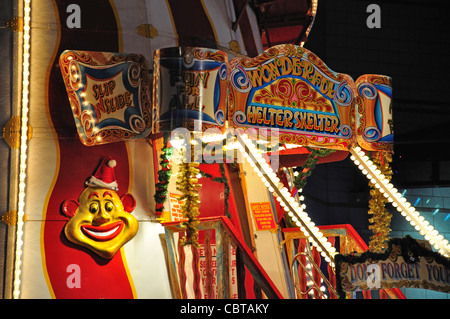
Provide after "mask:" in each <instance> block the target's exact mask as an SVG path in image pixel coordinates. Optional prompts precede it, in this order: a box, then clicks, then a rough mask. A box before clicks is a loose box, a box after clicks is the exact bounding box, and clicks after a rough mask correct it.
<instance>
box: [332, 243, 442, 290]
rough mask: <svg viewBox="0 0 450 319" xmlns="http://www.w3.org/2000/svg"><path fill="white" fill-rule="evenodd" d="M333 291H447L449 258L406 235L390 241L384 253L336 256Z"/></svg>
mask: <svg viewBox="0 0 450 319" xmlns="http://www.w3.org/2000/svg"><path fill="white" fill-rule="evenodd" d="M335 261H336V290H337V292H338V294H339V296H340V297H341V298H345V292H352V291H357V290H370V289H384V288H423V289H430V290H436V291H441V292H447V293H448V292H450V259H449V258H445V257H443V256H442V255H440V254H438V253H436V252H433V251H432V250H431V249H428V248H425V247H424V246H422V245H420V244H419V243H418V242H417V241H416V240H414V239H413V238H411V237H410V236H406V237H405V238H394V239H391V240H390V242H389V248H388V249H387V250H386V252H384V253H372V252H365V253H362V254H345V255H341V254H339V255H336V257H335Z"/></svg>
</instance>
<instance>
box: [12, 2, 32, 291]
mask: <svg viewBox="0 0 450 319" xmlns="http://www.w3.org/2000/svg"><path fill="white" fill-rule="evenodd" d="M30 22H31V0H24V1H23V36H22V39H23V47H22V50H23V51H22V107H21V108H22V109H21V115H20V116H21V125H20V155H19V193H18V203H17V226H16V227H17V228H16V247H15V262H14V278H13V280H14V281H13V298H14V299H17V298H19V296H20V286H21V279H20V278H21V274H22V248H23V228H24V216H25V186H26V170H27V148H28V112H29V89H30V39H31V23H30Z"/></svg>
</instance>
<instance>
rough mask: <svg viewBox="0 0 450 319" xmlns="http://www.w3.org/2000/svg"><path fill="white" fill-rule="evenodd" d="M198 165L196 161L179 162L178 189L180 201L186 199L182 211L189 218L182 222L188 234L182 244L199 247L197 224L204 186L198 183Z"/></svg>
mask: <svg viewBox="0 0 450 319" xmlns="http://www.w3.org/2000/svg"><path fill="white" fill-rule="evenodd" d="M198 166H199V163H195V162H191V163H185V162H184V161H183V162H182V163H180V164H179V171H178V176H177V182H176V185H177V190H179V191H181V192H182V196H181V197H180V201H181V200H184V203H183V205H182V206H181V212H182V214H183V217H184V218H187V219H188V220H187V221H185V222H182V223H181V226H182V227H184V228H185V229H186V236H185V237H184V238H182V240H181V245H182V246H185V245H194V246H195V247H198V230H197V227H196V226H197V224H198V223H199V221H198V215H199V214H200V212H199V208H200V195H199V189H200V187H201V186H202V185H201V184H199V183H198V178H197V177H196V176H197V175H198V174H200V170H199V169H198Z"/></svg>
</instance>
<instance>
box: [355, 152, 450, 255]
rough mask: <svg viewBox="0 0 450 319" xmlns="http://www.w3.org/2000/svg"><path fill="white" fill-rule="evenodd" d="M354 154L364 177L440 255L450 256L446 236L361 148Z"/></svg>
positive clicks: (449, 247)
mask: <svg viewBox="0 0 450 319" xmlns="http://www.w3.org/2000/svg"><path fill="white" fill-rule="evenodd" d="M350 153H351V154H352V155H351V156H350V158H351V160H352V161H353V162H354V163H355V164H356V166H358V168H359V169H360V170H361V171H362V172H363V174H364V175H366V177H367V178H368V179H369V180H370V182H371V183H372V184H374V185H375V187H376V188H377V189H378V190H379V191H380V192H381V193H383V195H384V196H385V197H386V198H387V199H388V200H389V202H391V203H392V206H394V207H396V208H397V210H398V211H399V212H400V213H401V215H402V216H404V217H405V218H406V220H407V221H409V222H410V224H411V225H412V226H413V227H414V228H415V229H416V230H418V231H419V232H420V234H421V235H422V236H424V238H425V239H426V240H427V241H428V242H429V243H430V244H431V245H432V246H434V248H436V249H437V250H438V251H439V253H440V254H442V255H444V256H445V257H449V256H450V245H449V243H448V240H447V239H444V236H442V235H440V234H439V232H438V231H437V230H436V229H434V227H433V226H432V225H430V223H429V222H428V221H427V220H425V218H424V217H423V216H421V215H420V213H419V212H418V211H416V209H415V208H414V206H411V204H410V203H409V202H408V201H407V200H406V198H405V197H403V195H402V194H401V193H399V192H398V190H397V189H396V188H394V186H393V185H392V184H391V183H390V182H389V180H388V179H387V178H385V176H384V175H383V174H381V172H380V170H378V169H377V167H376V165H375V164H374V163H373V162H372V161H371V160H370V159H369V157H368V156H367V155H366V154H365V153H364V151H363V150H361V148H360V147H355V148H352V149H351V150H350Z"/></svg>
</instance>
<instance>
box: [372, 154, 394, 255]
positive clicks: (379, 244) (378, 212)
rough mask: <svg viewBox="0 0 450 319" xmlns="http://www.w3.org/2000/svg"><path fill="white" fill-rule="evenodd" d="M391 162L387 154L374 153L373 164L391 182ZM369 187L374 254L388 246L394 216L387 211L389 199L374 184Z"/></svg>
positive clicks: (389, 155) (390, 157)
mask: <svg viewBox="0 0 450 319" xmlns="http://www.w3.org/2000/svg"><path fill="white" fill-rule="evenodd" d="M391 161H392V156H391V154H389V153H387V152H373V153H372V162H373V163H374V164H375V165H376V166H377V167H378V169H379V170H380V172H381V174H383V175H384V176H385V177H386V179H388V180H389V181H390V180H391V177H392V170H391V168H390V165H389V163H390V162H391ZM369 186H370V196H371V199H370V200H369V214H370V215H372V217H371V218H369V222H370V223H371V225H369V229H370V230H372V232H373V235H372V236H371V237H370V241H369V249H370V250H371V251H373V252H381V251H383V250H385V249H386V248H387V246H388V244H387V243H388V241H389V232H390V231H391V228H390V227H391V218H392V214H391V213H390V212H389V211H387V209H386V203H387V202H388V200H387V198H386V197H384V196H383V194H382V193H381V192H380V191H379V190H378V189H377V188H376V187H375V185H374V184H373V183H371V182H369Z"/></svg>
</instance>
